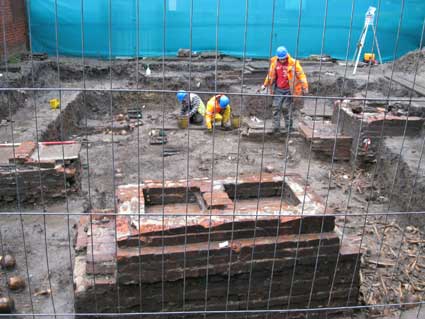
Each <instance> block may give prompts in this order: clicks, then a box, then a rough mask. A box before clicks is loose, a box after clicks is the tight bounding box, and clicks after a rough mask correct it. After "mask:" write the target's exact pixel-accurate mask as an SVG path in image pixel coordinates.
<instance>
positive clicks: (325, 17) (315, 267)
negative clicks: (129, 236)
mask: <svg viewBox="0 0 425 319" xmlns="http://www.w3.org/2000/svg"><path fill="white" fill-rule="evenodd" d="M327 18H328V0H326V1H325V16H324V19H323V31H322V43H321V49H320V57H322V55H323V48H324V47H325V35H326V25H327V24H326V23H327ZM321 72H322V58H320V65H319V82H320V77H321ZM314 109H315V110H317V100H316V101H315V107H314ZM324 110H325V106H323V114H325V112H324ZM315 123H316V121H314V122H313V133H312V134H313V136H314V126H315ZM337 134H338V123H337V129H336V135H337ZM336 135H335V143H334V146H333V151H332V160H331V168H330V171H332V168H333V162H334V157H335V149H336V139H337V136H336ZM311 143H312V144H313V139H312V141H311ZM310 151H312V149H311V150H310ZM329 181H331V178H329ZM329 188H330V184H329V185H328V190H329ZM327 199H328V198H327ZM327 199H326V202H325V208H324V210H323V214H325V213H326V208H327V205H328V201H327ZM324 225H325V217H322V222H321V225H320V237H319V245H318V248H317V254H316V261H315V265H314V271H313V280H312V283H311V288H310V294H309V297H308V304H307V305H308V306H307V307H308V308H310V306H311V300H312V298H313V291H314V283H315V281H316V273H317V268H318V264H319V255H320V246H321V244H322V235H323V229H324ZM297 254H298V252H297ZM295 263H296V261H295ZM294 268H295V267H294ZM292 280H293V278H292ZM307 318H308V314H307Z"/></svg>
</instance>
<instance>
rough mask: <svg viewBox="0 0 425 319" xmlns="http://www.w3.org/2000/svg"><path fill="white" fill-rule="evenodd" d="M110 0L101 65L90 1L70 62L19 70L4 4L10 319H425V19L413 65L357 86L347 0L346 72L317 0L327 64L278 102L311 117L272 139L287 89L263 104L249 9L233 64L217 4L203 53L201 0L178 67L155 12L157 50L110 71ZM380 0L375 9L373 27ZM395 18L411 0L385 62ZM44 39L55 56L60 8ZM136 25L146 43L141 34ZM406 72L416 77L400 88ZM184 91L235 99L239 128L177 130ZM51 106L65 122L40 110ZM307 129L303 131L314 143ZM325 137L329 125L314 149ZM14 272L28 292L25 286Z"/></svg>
mask: <svg viewBox="0 0 425 319" xmlns="http://www.w3.org/2000/svg"><path fill="white" fill-rule="evenodd" d="M3 1H4V3H3V6H2V8H3V9H4V8H6V1H5V0H3ZM112 1H113V0H109V2H108V3H109V7H108V8H109V11H108V14H109V17H110V19H109V23H110V24H109V33H108V38H109V50H110V59H109V60H108V61H103V60H102V61H98V60H94V59H87V58H86V57H85V54H84V47H85V39H84V33H85V30H84V17H85V15H84V1H81V2H79V3H78V5H79V6H80V7H81V34H82V43H81V48H82V50H81V57H80V58H69V57H62V56H60V50H59V47H58V45H57V47H56V56H55V57H49V58H47V60H41V61H40V60H39V59H40V56H39V54H35V53H33V52H32V48H31V47H30V48H29V53H28V55H27V59H23V60H22V61H18V62H16V61H11V56H10V55H9V53H8V45H7V43H8V41H7V36H8V29H7V27H6V20H7V19H8V17H7V14H6V10H5V9H4V10H2V13H1V19H2V26H3V27H2V42H3V44H2V47H3V52H2V56H3V70H4V71H3V76H2V88H1V89H0V91H1V94H2V102H4V103H2V106H1V107H2V108H3V107H4V108H5V109H4V110H2V112H1V113H0V114H1V115H2V116H3V118H0V120H2V119H4V120H3V121H2V123H1V127H0V134H1V135H0V136H1V138H2V140H3V141H4V142H5V144H2V145H1V147H0V151H1V150H2V149H3V150H4V153H2V156H0V159H1V160H2V162H1V163H0V164H1V175H0V178H1V179H2V181H1V182H0V183H1V187H2V188H3V191H1V190H0V193H2V194H1V195H0V200H1V205H0V210H1V213H0V220H1V223H0V249H1V250H0V252H1V254H0V255H1V256H2V260H1V264H2V273H1V277H0V283H1V288H0V294H1V295H2V298H1V299H0V317H10V316H12V315H11V314H9V310H8V308H10V311H11V310H12V308H14V309H15V310H14V311H13V312H14V313H13V316H15V317H25V318H26V317H28V318H31V317H32V318H44V317H54V318H57V317H58V318H62V317H64V318H74V317H75V318H80V317H82V318H93V317H95V318H102V317H105V318H107V317H113V318H127V317H129V318H133V317H134V318H135V317H137V318H142V317H147V318H156V317H161V318H162V317H167V318H183V317H187V318H191V317H193V318H195V317H196V318H198V317H200V316H203V317H209V318H212V317H217V318H218V317H220V318H223V317H225V318H242V317H244V318H283V317H284V318H288V317H328V316H336V317H338V316H339V317H345V316H353V315H354V316H357V315H362V314H363V315H376V316H383V317H384V316H388V315H390V314H395V315H397V316H399V317H400V318H402V317H403V316H406V315H408V316H411V317H413V316H415V317H418V318H419V317H420V316H423V313H422V312H421V310H422V309H421V307H422V303H423V302H422V300H423V291H424V290H425V283H424V281H423V279H422V278H423V271H424V269H425V264H422V263H423V258H424V256H423V249H424V247H423V243H424V238H423V234H424V233H423V222H422V216H423V213H424V211H423V204H422V200H421V197H422V194H423V186H422V183H425V181H424V173H423V167H422V156H423V151H424V145H425V139H424V134H423V129H422V125H423V119H424V118H425V116H424V114H425V113H423V111H422V109H423V107H424V104H425V103H424V101H425V100H424V99H423V98H422V96H421V94H420V92H421V91H420V90H421V85H422V83H423V82H422V81H423V79H424V77H425V75H424V73H423V71H422V70H423V65H424V59H423V54H421V51H420V49H421V48H422V46H423V43H422V41H423V35H424V26H422V29H421V30H418V33H421V42H420V43H418V49H419V51H418V52H417V54H414V55H412V58H411V59H412V60H413V62H412V61H411V62H410V66H409V67H410V69H409V71H405V72H401V70H400V68H401V67H400V64H398V62H397V61H395V62H393V63H391V64H388V65H380V66H375V65H372V63H365V64H364V65H363V67H362V68H359V70H358V74H357V75H356V76H353V75H352V74H351V72H352V67H353V66H352V64H350V61H351V54H352V53H353V51H354V50H355V48H352V47H350V42H351V38H352V37H357V36H358V35H357V34H353V32H352V27H353V15H354V10H355V7H356V1H355V0H353V1H352V7H351V10H352V11H351V21H350V29H349V30H348V31H347V32H348V42H347V50H346V59H345V61H340V62H339V63H337V62H332V63H331V62H328V61H327V60H326V59H325V58H323V57H324V56H325V52H326V48H325V47H324V44H325V39H326V31H327V28H328V25H329V23H330V22H329V21H328V20H327V10H328V6H329V3H328V0H324V1H325V10H326V11H325V14H324V20H323V31H322V38H321V50H320V53H319V54H320V55H319V57H320V58H319V59H318V60H317V61H315V62H311V61H304V60H302V61H300V62H301V64H303V65H304V64H305V70H306V73H307V77H308V79H309V82H310V84H311V86H310V92H309V93H308V94H305V95H303V96H298V95H287V96H286V97H290V98H293V99H294V100H298V103H299V101H302V103H304V109H307V107H310V113H309V114H308V115H306V113H304V114H303V113H302V112H301V111H300V109H299V108H297V107H296V103H292V104H291V106H290V107H289V116H290V117H292V118H293V119H294V122H295V128H294V129H293V130H290V129H289V130H288V131H286V132H283V133H280V134H270V132H269V131H270V125H271V123H272V117H271V112H272V111H271V104H272V103H273V99H275V98H276V97H279V96H278V95H274V94H272V92H270V91H269V90H267V91H266V92H257V89H258V87H259V86H261V84H262V79H263V75H264V76H265V75H266V73H267V70H268V67H269V63H268V62H267V63H266V62H265V61H262V63H263V66H260V67H258V63H261V61H260V62H258V61H252V60H251V59H249V57H247V55H246V47H247V41H248V26H249V23H250V21H249V17H250V15H249V2H250V1H249V0H246V5H245V12H241V13H240V14H241V15H244V17H245V19H244V22H245V24H244V30H245V32H244V41H243V43H244V54H243V56H242V58H240V59H232V58H228V57H223V56H221V54H220V52H219V50H218V48H219V43H220V38H219V34H220V33H219V25H220V6H221V1H220V0H218V1H216V2H214V4H215V5H216V33H215V43H216V48H215V51H214V52H212V53H210V55H209V56H207V57H204V58H202V57H201V58H200V57H198V56H195V54H194V53H193V50H192V24H193V21H192V18H193V11H194V1H193V0H192V1H191V10H190V16H188V17H187V21H188V24H189V26H190V30H191V32H190V37H191V38H190V39H189V43H190V47H189V48H188V50H187V55H186V56H184V57H181V58H179V59H170V58H169V57H167V56H166V55H165V52H166V39H167V34H168V33H167V24H166V21H167V19H166V18H167V17H166V15H167V11H164V12H163V16H162V17H158V18H161V19H162V21H163V43H162V45H163V56H162V57H161V58H158V59H146V58H143V57H140V56H136V57H135V58H134V59H132V60H125V61H121V60H117V59H113V58H112V51H111V50H112V46H113V39H114V38H115V37H117V36H119V35H117V34H112V23H113V21H112V18H111V17H112V6H111V2H112ZM302 2H303V1H302V0H300V1H299V10H298V26H297V27H298V34H297V46H296V47H297V48H298V44H299V43H298V42H299V41H300V33H301V32H302V28H301V21H302V18H303V17H302V12H303V11H302V8H303V3H302ZM214 4H212V5H214ZM57 5H58V4H57V1H55V8H56V10H57ZM76 5H77V4H76ZM140 5H141V4H140V2H139V1H136V6H137V12H140V9H143V8H140ZM162 5H163V6H164V8H166V1H165V0H164V1H163V4H162ZM275 7H276V1H273V19H271V21H270V24H271V26H272V32H271V34H270V45H269V51H270V56H273V55H274V54H273V52H274V50H275V48H274V47H273V36H274V33H275V32H278V30H275V29H274V24H275V20H274V17H275ZM380 7H381V1H380V0H379V1H378V6H377V14H376V20H375V28H376V29H379V20H380V19H381V16H380V14H379V13H380ZM404 10H405V1H401V2H400V12H399V24H398V31H397V38H396V39H395V46H394V54H393V56H394V60H395V58H396V56H397V50H398V37H399V35H400V32H401V28H402V24H403V19H404V18H405V17H404V15H403V13H404ZM56 13H57V12H56ZM27 19H28V21H29V23H30V21H31V14H30V12H29V11H28V12H27ZM140 23H141V21H140V19H139V17H137V20H136V25H137V26H140ZM424 25H425V24H424ZM52 27H54V28H55V34H56V42H57V43H58V42H59V41H58V38H59V37H60V36H61V33H60V29H59V28H58V20H57V14H56V19H55V21H54V24H53V25H52ZM135 31H136V32H135V36H136V39H140V36H139V33H140V32H142V30H141V29H140V27H137V29H136V30H135ZM28 36H29V39H30V41H29V42H30V43H31V42H32V41H31V36H32V35H31V32H29V35H28ZM139 47H140V43H139V41H137V48H136V52H139V51H140V50H139ZM375 48H376V45H375V43H374V45H373V46H372V48H371V53H372V54H373V53H374V52H375ZM297 55H298V52H297V50H295V52H293V57H294V58H295V59H297ZM226 59H227V60H226ZM256 63H257V64H256ZM400 63H401V62H400ZM17 66H19V70H18V71H16V68H17ZM256 67H258V69H260V71H259V72H257V71H256V70H255V68H256ZM258 73H261V75H260V76H258ZM335 73H338V74H339V75H340V76H339V77H335ZM401 73H404V74H406V73H407V74H408V76H409V79H410V80H409V81H407V80H404V82H403V85H401V84H400V79H399V78H398V77H399V76H400V74H401ZM329 77H331V78H333V80H332V81H333V84H332V85H330V88H329V87H326V85H329ZM295 79H296V77H294V80H293V81H295ZM383 79H385V80H383ZM355 81H360V82H361V85H359V84H356V82H355ZM406 81H407V84H406ZM293 84H294V83H293ZM180 89H185V90H187V92H190V93H194V94H197V95H199V96H201V97H202V98H205V97H211V96H214V95H217V94H225V95H227V96H228V97H230V99H231V104H232V111H233V112H234V113H235V114H238V115H239V116H240V118H241V120H242V122H243V125H235V128H234V129H233V130H232V131H222V130H221V128H220V127H218V126H216V125H213V127H212V132H211V133H210V134H208V133H204V129H203V128H202V127H199V126H196V125H192V124H189V125H188V127H187V128H184V129H180V130H178V129H177V127H174V126H173V125H174V124H175V122H176V117H178V116H177V114H178V110H177V111H176V107H177V106H174V104H177V102H174V100H175V94H176V93H177V92H178V91H179V90H180ZM400 92H401V93H400ZM378 93H379V94H378ZM55 101H56V103H57V105H56V106H57V108H58V109H57V110H54V109H53V108H55V107H54V106H52V108H51V107H50V106H49V105H48V103H49V102H50V103H53V104H54V103H55ZM302 103H301V104H302ZM350 103H351V104H350ZM400 105H401V106H400ZM322 107H323V111H322ZM329 108H331V109H332V112H331V113H332V114H331V115H329V116H328V117H326V114H325V113H326V109H329ZM359 109H360V111H359V112H357V113H356V110H359ZM134 110H135V112H136V117H135V118H134V117H132V114H133V115H134V112H133V113H131V111H134ZM347 110H349V111H347ZM394 110H396V111H394ZM125 112H127V114H125V115H123V114H122V113H125ZM173 112H174V113H173ZM176 112H177V113H176ZM397 112H398V113H397ZM171 113H173V114H174V115H175V116H172V114H171ZM141 114H143V118H142V115H141ZM329 119H331V122H332V123H330V122H329ZM250 121H251V122H254V123H256V127H255V130H254V129H252V128H253V124H252V123H251V124H250V123H248V122H250ZM303 125H304V126H308V125H311V126H308V129H309V130H310V132H311V135H310V136H307V135H305V134H304V135H303V133H302V130H301V127H302V126H303ZM326 125H331V126H332V125H333V126H332V127H334V129H333V130H331V131H327V136H326V137H323V133H322V132H321V131H320V128H321V127H324V126H326ZM247 127H248V128H247ZM329 127H330V126H329ZM297 128H298V129H297ZM250 129H251V131H250ZM247 130H248V133H247ZM254 131H255V132H254ZM250 132H251V133H250ZM329 132H330V133H329ZM412 132H413V133H412ZM316 134H317V136H316ZM347 135H350V136H349V138H350V144H349V145H348V146H347V145H345V144H344V143H345V142H344V141H346V140H343V139H342V138H343V137H344V138H345V137H347ZM323 141H325V142H323ZM30 142H32V144H31V143H30ZM322 142H323V144H321V143H322ZM326 143H327V144H326ZM155 144H156V145H155ZM75 145H79V146H81V147H80V148H79V147H77V151H75V149H72V148H73V147H75ZM170 145H171V146H170ZM343 146H345V147H346V148H347V147H348V158H344V159H345V160H341V156H342V155H341V154H342V153H341V149H340V148H341V147H343ZM49 147H54V148H55V149H54V151H52V148H50V149H49ZM325 149H326V150H327V156H326V157H325V158H323V157H318V156H317V152H319V153H320V152H323V151H324V150H325ZM49 150H50V151H49ZM49 152H53V153H54V154H53V155H52V153H49ZM3 154H5V155H3ZM344 154H345V155H347V153H344ZM3 157H4V158H3ZM347 159H348V161H347ZM10 189H12V190H10ZM128 194H130V195H128ZM200 196H201V198H199V197H200ZM220 196H221V197H220ZM195 206H196V208H195ZM198 206H199V207H198ZM270 207H272V208H270ZM313 242H314V244H313ZM347 251H348V252H347ZM9 255H12V256H13V257H14V258H15V259H16V265H13V264H14V263H13V262H12V261H10V263H11V264H8V262H9V257H8V256H9ZM344 267H345V268H344ZM16 276H18V277H20V279H21V280H22V281H23V282H24V283H23V284H21V285H18V287H14V285H13V280H11V279H14V280H17V279H16V278H17V277H16ZM12 299H13V300H14V303H15V305H14V306H13V307H12V304H11V300H12ZM412 309H413V310H412ZM2 312H4V314H3V313H2Z"/></svg>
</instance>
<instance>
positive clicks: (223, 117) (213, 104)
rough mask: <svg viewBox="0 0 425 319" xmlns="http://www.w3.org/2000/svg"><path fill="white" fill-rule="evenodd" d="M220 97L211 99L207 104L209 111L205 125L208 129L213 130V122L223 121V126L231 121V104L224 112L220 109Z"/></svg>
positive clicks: (206, 113)
mask: <svg viewBox="0 0 425 319" xmlns="http://www.w3.org/2000/svg"><path fill="white" fill-rule="evenodd" d="M221 96H222V95H221V94H220V95H215V96H213V97H212V98H210V99H209V101H208V103H207V111H206V112H205V125H206V126H207V128H208V129H211V128H212V123H213V121H221V122H222V124H225V123H228V122H229V121H230V114H231V108H230V104H229V105H228V106H227V107H226V108H225V109H224V110H223V109H222V108H221V107H220V98H221Z"/></svg>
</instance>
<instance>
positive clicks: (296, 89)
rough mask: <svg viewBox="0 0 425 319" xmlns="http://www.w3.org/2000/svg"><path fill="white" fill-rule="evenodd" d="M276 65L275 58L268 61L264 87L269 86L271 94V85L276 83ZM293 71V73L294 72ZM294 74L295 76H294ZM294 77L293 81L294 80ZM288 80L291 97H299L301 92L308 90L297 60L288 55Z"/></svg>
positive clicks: (276, 60)
mask: <svg viewBox="0 0 425 319" xmlns="http://www.w3.org/2000/svg"><path fill="white" fill-rule="evenodd" d="M277 63H278V58H277V56H274V57H272V58H271V59H270V68H269V73H268V74H267V76H266V78H265V80H264V86H270V91H271V93H273V84H274V83H275V81H276V65H277ZM294 69H295V71H294ZM294 73H295V74H294ZM294 75H295V80H294ZM288 80H289V85H290V86H291V92H292V94H293V95H301V94H302V90H303V89H305V90H308V83H307V77H306V76H305V73H304V71H303V68H302V67H301V64H300V62H299V61H298V60H295V59H294V58H292V57H291V56H290V55H289V54H288Z"/></svg>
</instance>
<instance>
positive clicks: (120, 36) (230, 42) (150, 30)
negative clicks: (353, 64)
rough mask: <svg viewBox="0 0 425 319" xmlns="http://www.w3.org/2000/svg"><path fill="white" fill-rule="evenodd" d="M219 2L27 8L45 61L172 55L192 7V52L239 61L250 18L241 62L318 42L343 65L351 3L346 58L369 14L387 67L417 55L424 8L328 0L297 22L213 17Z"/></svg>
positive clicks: (313, 3)
mask: <svg viewBox="0 0 425 319" xmlns="http://www.w3.org/2000/svg"><path fill="white" fill-rule="evenodd" d="M217 1H218V0H166V1H165V2H166V8H164V1H163V0H84V1H82V0H56V1H55V0H31V1H30V0H28V8H29V12H28V14H29V15H30V20H31V25H30V30H31V35H32V48H33V51H34V52H47V53H49V54H56V50H57V49H58V51H59V54H60V55H71V56H81V55H82V53H83V52H84V55H85V56H87V57H89V56H90V57H97V58H109V57H110V56H111V57H134V56H162V55H163V54H165V55H167V56H170V55H175V54H176V53H177V51H178V49H179V48H190V44H191V41H190V37H191V32H190V17H191V5H192V3H193V15H192V16H193V19H192V24H193V28H192V49H193V51H211V50H216V48H217V43H218V50H219V51H220V52H222V53H224V54H229V55H233V56H243V55H244V37H245V13H246V12H248V19H247V28H246V57H252V58H266V57H269V56H270V52H273V54H274V51H275V49H276V47H277V46H279V45H285V46H286V47H287V48H288V50H289V51H290V53H292V55H294V56H298V57H305V56H308V55H310V54H320V53H321V52H322V51H321V48H322V38H323V34H324V41H323V53H324V54H328V55H331V56H332V57H335V58H338V59H345V58H346V54H347V44H348V39H349V37H350V32H349V31H350V18H351V13H352V3H353V1H354V17H353V28H352V34H351V40H350V41H349V43H350V47H349V52H348V58H349V59H352V57H353V54H354V51H355V48H356V44H357V42H358V40H359V37H360V33H361V30H362V28H363V24H364V19H365V12H366V11H367V9H368V7H369V6H375V7H377V8H378V10H377V13H376V14H377V17H376V20H377V36H378V42H379V46H380V49H381V53H382V57H383V59H384V60H392V59H393V57H394V53H396V57H399V56H401V55H403V54H405V53H406V52H408V51H411V50H414V49H417V48H418V47H419V45H420V38H421V33H422V25H423V22H424V17H425V1H424V0H405V1H402V0H381V1H380V0H328V1H327V3H328V8H327V15H326V0H303V1H302V8H301V18H299V17H300V0H249V1H246V0H220V1H219V3H220V6H219V12H218V13H219V14H218V17H217V7H218V6H217ZM55 2H56V3H57V10H56V7H55ZM247 2H248V10H247V11H246V3H247ZM273 2H275V3H276V8H275V15H274V18H273V17H272V15H273ZM403 2H404V7H403ZM379 5H380V6H379ZM138 7H139V12H138V13H139V14H137V8H138ZM56 11H57V19H56ZM325 16H326V20H325ZM400 18H401V27H400V34H399V41H398V45H397V43H396V42H397V41H396V39H397V34H398V26H399V22H400ZM217 20H218V28H217ZM273 20H274V24H273V23H272V21H273ZM82 21H83V23H82ZM56 23H57V26H58V28H57V30H58V41H56ZM325 24H326V29H325V32H323V29H324V25H325ZM298 25H299V30H300V32H299V37H297V30H298ZM137 26H139V28H138V27H137ZM82 29H84V46H83V41H82V38H83V37H82V34H83V33H82ZM164 36H165V41H164ZM137 37H139V41H137ZM372 40H373V36H372V31H371V29H369V32H368V34H367V38H366V45H365V48H364V51H363V52H371V49H372ZM83 48H84V50H83ZM137 50H138V51H139V52H138V54H137ZM375 52H376V49H375Z"/></svg>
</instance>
